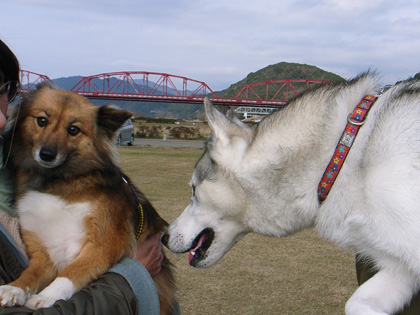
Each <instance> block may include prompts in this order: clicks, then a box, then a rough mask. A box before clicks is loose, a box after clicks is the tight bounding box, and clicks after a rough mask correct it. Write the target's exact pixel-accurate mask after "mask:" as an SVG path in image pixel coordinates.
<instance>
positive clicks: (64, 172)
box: [6, 84, 131, 178]
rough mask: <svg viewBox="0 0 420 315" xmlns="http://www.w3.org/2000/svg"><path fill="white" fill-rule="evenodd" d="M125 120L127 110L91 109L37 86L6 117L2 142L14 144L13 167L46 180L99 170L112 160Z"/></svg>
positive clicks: (84, 100) (67, 95)
mask: <svg viewBox="0 0 420 315" xmlns="http://www.w3.org/2000/svg"><path fill="white" fill-rule="evenodd" d="M130 116H131V113H130V112H128V111H124V110H119V109H117V108H114V107H112V106H109V105H104V106H101V107H98V106H94V105H93V104H92V103H91V102H89V100H88V99H87V98H85V97H82V96H80V95H77V94H75V93H73V92H70V91H65V90H59V89H55V88H52V87H51V86H49V85H46V84H41V85H39V86H38V87H37V89H36V90H33V91H31V92H29V93H28V94H27V95H25V96H24V98H23V100H22V103H21V104H20V105H16V106H15V110H14V111H13V112H12V114H11V119H10V122H9V124H8V126H7V128H6V139H8V138H9V139H10V140H9V141H11V140H13V143H12V145H11V148H12V149H11V150H12V154H11V159H12V162H13V163H14V164H15V165H16V166H18V167H19V168H20V169H21V170H26V171H27V172H31V173H36V174H38V175H43V176H44V177H46V178H62V177H63V176H68V175H70V174H71V175H76V176H77V174H84V173H86V172H89V171H91V170H92V169H94V168H102V167H103V166H104V164H107V165H108V164H109V163H111V162H114V160H115V159H116V157H117V155H116V150H115V148H114V146H113V142H114V133H115V132H116V131H117V130H118V128H120V127H121V126H122V124H123V123H124V121H125V120H127V119H128V118H129V117H130ZM12 137H13V139H12ZM6 148H8V146H6ZM114 153H115V154H114Z"/></svg>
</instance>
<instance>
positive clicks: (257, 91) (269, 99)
mask: <svg viewBox="0 0 420 315" xmlns="http://www.w3.org/2000/svg"><path fill="white" fill-rule="evenodd" d="M20 79H21V85H22V92H27V91H28V90H30V89H33V88H34V87H35V86H36V85H37V84H39V83H41V82H45V81H47V82H49V83H50V84H52V85H55V84H54V82H53V81H52V80H51V79H50V78H49V77H48V76H46V75H43V74H38V73H35V72H31V71H27V70H21V72H20ZM331 83H332V82H330V81H323V80H311V79H284V80H270V81H264V82H259V83H252V84H247V85H246V86H244V87H243V88H242V89H241V90H239V91H238V92H237V93H236V94H235V95H234V96H232V97H231V98H224V97H219V96H218V95H217V94H216V93H215V92H214V91H213V90H212V89H211V88H210V87H209V86H208V85H207V84H206V83H204V82H201V81H197V80H194V79H190V78H187V77H182V76H178V75H171V74H166V73H158V72H147V71H121V72H110V73H102V74H97V75H92V76H86V77H82V78H81V79H80V80H79V81H78V82H77V83H76V84H75V85H74V86H73V87H72V88H71V89H70V90H71V91H73V92H75V93H78V94H80V95H83V96H85V97H87V98H90V99H105V100H126V101H127V100H129V101H149V102H150V101H152V102H168V103H175V102H178V103H192V104H194V103H195V104H198V103H202V102H203V99H204V98H205V97H206V96H207V97H209V98H210V100H211V101H212V102H213V103H214V104H217V105H226V106H244V107H257V108H264V107H267V108H276V107H279V106H282V105H285V104H286V103H287V102H288V100H289V99H290V97H292V96H295V95H298V94H299V93H301V92H303V91H304V90H305V89H308V88H309V87H312V86H314V85H319V84H324V85H328V84H331Z"/></svg>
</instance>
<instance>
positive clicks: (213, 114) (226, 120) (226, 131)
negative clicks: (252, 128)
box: [204, 98, 247, 146]
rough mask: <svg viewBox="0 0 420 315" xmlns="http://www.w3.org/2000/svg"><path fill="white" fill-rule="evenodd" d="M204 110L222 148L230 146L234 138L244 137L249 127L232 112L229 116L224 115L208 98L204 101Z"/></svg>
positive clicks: (229, 112) (214, 135)
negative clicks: (245, 130)
mask: <svg viewBox="0 0 420 315" xmlns="http://www.w3.org/2000/svg"><path fill="white" fill-rule="evenodd" d="M204 109H205V111H206V116H207V120H208V124H209V126H210V129H211V131H212V132H213V137H214V139H215V140H218V141H220V144H221V145H222V146H226V145H228V144H229V143H230V142H231V139H232V138H233V137H235V136H243V135H244V132H243V129H244V128H247V126H245V124H244V123H242V122H241V121H240V120H239V119H238V118H237V117H235V116H234V114H233V112H232V111H231V110H229V111H228V113H227V116H225V115H223V114H222V113H221V112H219V111H218V110H217V109H216V108H215V107H214V106H213V104H212V103H211V101H210V100H209V99H208V98H205V99H204Z"/></svg>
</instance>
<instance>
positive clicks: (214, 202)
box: [162, 100, 253, 267]
mask: <svg viewBox="0 0 420 315" xmlns="http://www.w3.org/2000/svg"><path fill="white" fill-rule="evenodd" d="M204 105H205V110H206V115H207V118H208V123H209V126H210V128H211V130H212V135H211V138H210V139H209V142H208V144H207V149H206V151H205V153H204V155H203V156H202V157H201V159H200V160H199V161H198V163H197V165H196V167H195V170H194V173H193V176H192V179H191V183H190V184H191V188H192V198H191V202H190V204H189V205H188V207H187V208H186V209H185V210H184V212H183V213H182V214H181V215H180V216H179V217H178V218H177V219H176V220H175V221H174V222H173V223H172V224H171V225H170V227H169V228H168V230H167V232H166V233H165V234H164V236H163V237H162V241H163V243H164V244H165V245H166V246H167V247H168V248H169V249H170V250H171V251H173V252H175V253H183V252H188V251H189V252H190V254H189V263H190V265H192V266H194V267H210V266H212V265H214V264H215V263H216V262H217V261H219V260H220V259H221V258H222V257H223V255H224V254H225V253H226V252H227V251H228V250H229V249H230V248H231V247H232V246H233V245H234V244H235V243H236V242H237V241H238V240H240V239H241V238H242V237H243V236H244V235H245V234H246V233H248V232H249V228H248V227H247V224H246V209H247V201H246V195H245V191H244V189H243V187H242V186H241V184H240V182H239V181H238V174H236V173H235V169H236V170H237V169H238V167H237V166H238V165H239V164H240V163H241V159H242V157H243V154H244V151H245V150H246V148H247V147H248V145H249V141H251V139H252V133H253V128H252V127H250V126H247V125H245V124H243V123H242V122H240V121H239V119H237V118H235V117H233V115H228V116H227V117H226V116H225V115H223V114H222V113H220V112H219V111H217V110H216V109H215V108H214V107H213V106H212V105H211V103H210V101H209V100H205V103H204ZM235 166H236V167H235Z"/></svg>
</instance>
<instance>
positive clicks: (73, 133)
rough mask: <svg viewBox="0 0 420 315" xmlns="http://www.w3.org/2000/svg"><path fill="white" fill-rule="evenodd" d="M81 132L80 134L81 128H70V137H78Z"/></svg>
mask: <svg viewBox="0 0 420 315" xmlns="http://www.w3.org/2000/svg"><path fill="white" fill-rule="evenodd" d="M79 132H80V129H79V127H76V126H70V127H69V135H70V136H76V135H77V134H79Z"/></svg>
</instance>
